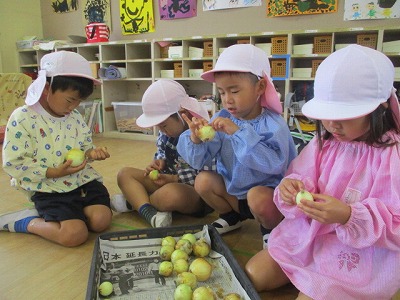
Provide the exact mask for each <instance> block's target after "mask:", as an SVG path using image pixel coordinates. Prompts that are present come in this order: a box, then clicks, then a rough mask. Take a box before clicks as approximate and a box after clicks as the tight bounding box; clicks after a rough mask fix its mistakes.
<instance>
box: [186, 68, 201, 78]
mask: <svg viewBox="0 0 400 300" xmlns="http://www.w3.org/2000/svg"><path fill="white" fill-rule="evenodd" d="M201 74H203V69H189V77H190V78H200V76H201Z"/></svg>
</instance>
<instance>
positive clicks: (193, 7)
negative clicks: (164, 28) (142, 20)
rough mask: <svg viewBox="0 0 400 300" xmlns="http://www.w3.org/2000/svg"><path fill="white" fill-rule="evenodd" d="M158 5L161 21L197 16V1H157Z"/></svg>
mask: <svg viewBox="0 0 400 300" xmlns="http://www.w3.org/2000/svg"><path fill="white" fill-rule="evenodd" d="M158 5H159V11H160V19H161V20H173V19H183V18H191V17H195V16H197V0H159V2H158Z"/></svg>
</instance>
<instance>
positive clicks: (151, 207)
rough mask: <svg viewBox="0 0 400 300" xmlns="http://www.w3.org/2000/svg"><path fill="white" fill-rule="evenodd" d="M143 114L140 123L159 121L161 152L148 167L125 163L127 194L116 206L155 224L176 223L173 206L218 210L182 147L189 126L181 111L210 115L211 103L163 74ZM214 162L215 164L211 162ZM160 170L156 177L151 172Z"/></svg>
mask: <svg viewBox="0 0 400 300" xmlns="http://www.w3.org/2000/svg"><path fill="white" fill-rule="evenodd" d="M142 108H143V114H142V115H141V116H140V117H139V118H138V119H137V120H136V124H137V125H138V126H140V127H144V128H146V127H153V126H157V127H158V129H159V131H160V133H159V136H158V139H157V152H156V153H155V155H154V159H153V161H152V162H151V163H150V164H149V165H148V167H147V168H146V170H141V169H137V168H134V167H125V168H123V169H121V170H120V171H119V173H118V186H119V187H120V189H121V191H122V193H123V195H121V194H118V195H115V196H114V197H113V198H112V200H111V208H112V209H113V210H114V211H116V212H126V211H132V210H136V211H138V212H139V215H141V216H142V217H143V218H144V219H145V220H146V221H147V222H148V223H149V224H150V225H151V226H152V227H167V226H170V225H171V224H172V212H173V211H176V212H179V213H183V214H193V215H198V216H201V217H202V216H204V215H205V214H207V213H210V212H211V211H212V210H211V209H210V208H209V207H208V206H207V205H206V204H205V203H204V201H203V200H202V199H201V198H200V196H199V194H198V193H197V192H196V191H195V190H194V188H193V184H194V181H195V178H196V176H197V174H198V172H199V171H198V170H196V169H193V168H192V167H191V166H189V164H188V163H186V162H185V161H184V160H183V159H182V157H181V156H180V155H179V154H178V152H177V151H176V144H177V143H178V140H179V138H180V135H181V133H182V132H183V131H185V130H186V129H187V128H188V126H187V124H186V123H185V122H184V121H183V119H182V117H181V114H183V113H185V114H187V115H191V116H196V117H201V118H205V119H209V116H208V112H207V109H206V108H205V107H204V106H203V105H201V104H200V103H199V102H198V101H197V100H196V99H194V98H191V97H189V96H188V95H187V94H186V91H185V89H184V88H183V86H182V85H180V84H179V83H178V82H176V81H174V80H170V79H161V80H158V81H156V82H154V83H152V84H151V85H150V86H149V88H148V89H147V90H146V92H145V93H144V95H143V99H142ZM209 167H210V168H213V164H211V165H210V166H209ZM153 170H157V171H158V175H157V176H156V178H155V180H154V178H153V179H152V178H150V177H149V173H150V172H151V171H153Z"/></svg>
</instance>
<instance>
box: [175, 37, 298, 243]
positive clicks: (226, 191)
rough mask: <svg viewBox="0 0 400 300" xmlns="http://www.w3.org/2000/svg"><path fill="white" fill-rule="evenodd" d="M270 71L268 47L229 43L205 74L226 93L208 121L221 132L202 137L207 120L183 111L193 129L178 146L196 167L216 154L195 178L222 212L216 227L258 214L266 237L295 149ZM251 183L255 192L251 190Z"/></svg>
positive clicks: (202, 193) (225, 228)
mask: <svg viewBox="0 0 400 300" xmlns="http://www.w3.org/2000/svg"><path fill="white" fill-rule="evenodd" d="M269 74H270V65H269V61H268V57H267V55H266V53H265V52H264V51H262V50H261V49H259V48H257V47H255V46H254V45H250V44H237V45H233V46H230V47H228V48H227V49H225V50H224V51H223V52H222V54H221V56H220V57H219V58H218V61H217V63H216V65H215V67H214V69H213V70H211V71H208V72H205V73H203V74H202V78H203V79H205V80H206V81H210V82H215V83H216V86H217V89H218V92H219V94H220V96H221V99H222V105H223V109H222V110H221V111H220V112H218V113H217V114H216V115H215V116H214V117H213V118H212V121H211V123H210V124H211V126H212V127H213V128H214V129H215V130H216V132H217V134H216V136H215V138H214V139H213V140H211V141H209V142H202V141H201V140H200V139H199V137H198V130H199V129H200V128H201V127H203V126H204V125H207V124H208V121H207V120H205V119H199V118H193V119H190V118H187V117H185V120H186V121H187V123H188V124H189V127H190V130H188V131H186V132H184V133H183V134H182V136H181V138H180V139H179V143H178V152H179V153H180V154H181V155H182V157H183V158H184V159H185V160H186V161H187V162H189V164H190V165H191V166H193V167H194V168H196V169H200V168H202V167H203V166H204V165H205V164H207V163H209V161H210V160H211V159H214V158H215V159H216V160H217V172H213V171H204V172H201V173H200V174H199V175H198V176H197V177H196V183H195V188H196V191H197V192H198V193H199V194H200V196H201V197H202V198H203V199H204V201H206V202H207V204H208V205H209V206H211V207H212V208H213V209H214V210H215V211H217V212H218V213H219V219H217V220H216V221H214V222H213V224H212V225H213V226H214V227H215V228H216V229H217V231H218V232H219V233H220V234H224V233H226V232H229V231H232V230H234V229H237V228H240V227H241V221H243V220H246V219H254V218H255V219H256V220H257V221H259V222H260V223H261V225H262V226H261V231H262V234H263V236H264V238H265V242H266V239H267V236H268V232H269V230H270V229H271V228H273V227H274V226H276V225H277V224H278V223H279V222H280V221H281V219H282V215H281V214H280V212H279V211H278V209H277V208H276V207H275V204H274V203H273V201H272V195H273V190H274V188H275V187H276V186H277V185H278V184H279V182H280V181H281V179H282V178H283V176H284V174H285V172H286V169H287V167H288V166H289V163H290V162H291V161H292V159H293V158H294V157H295V156H296V154H297V153H296V149H295V146H294V143H293V139H292V137H291V135H290V131H289V128H288V126H287V124H286V122H285V120H284V119H283V118H282V116H281V113H282V105H281V103H280V100H279V96H278V94H277V92H276V90H275V87H274V85H273V83H272V80H271V78H270V76H269ZM253 187H257V192H251V189H252V188H253ZM249 190H250V192H249Z"/></svg>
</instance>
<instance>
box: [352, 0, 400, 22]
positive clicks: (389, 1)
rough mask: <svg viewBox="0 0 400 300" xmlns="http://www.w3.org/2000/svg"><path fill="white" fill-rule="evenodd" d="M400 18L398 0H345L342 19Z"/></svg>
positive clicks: (399, 1)
mask: <svg viewBox="0 0 400 300" xmlns="http://www.w3.org/2000/svg"><path fill="white" fill-rule="evenodd" d="M390 18H400V0H346V1H345V4H344V20H345V21H352V20H366V19H367V20H368V19H390Z"/></svg>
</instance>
